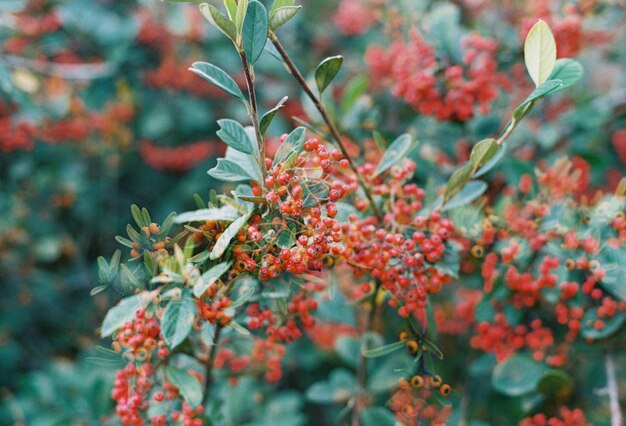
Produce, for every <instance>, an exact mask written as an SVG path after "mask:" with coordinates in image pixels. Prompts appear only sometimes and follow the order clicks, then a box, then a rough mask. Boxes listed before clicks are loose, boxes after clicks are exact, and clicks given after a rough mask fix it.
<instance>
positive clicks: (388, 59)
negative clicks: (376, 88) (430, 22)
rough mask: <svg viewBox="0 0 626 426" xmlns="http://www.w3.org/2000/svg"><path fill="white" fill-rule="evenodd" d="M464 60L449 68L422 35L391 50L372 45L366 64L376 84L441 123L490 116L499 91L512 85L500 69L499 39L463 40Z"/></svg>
mask: <svg viewBox="0 0 626 426" xmlns="http://www.w3.org/2000/svg"><path fill="white" fill-rule="evenodd" d="M461 45H462V50H463V60H462V62H461V63H449V62H448V61H445V60H442V59H439V54H440V53H439V52H437V51H436V50H435V48H434V47H433V46H432V45H430V44H429V43H428V42H427V41H426V40H424V38H423V37H422V36H421V35H420V34H419V33H418V32H417V31H413V32H411V34H410V38H409V41H407V42H405V41H403V40H396V41H394V42H393V43H392V44H391V47H389V48H382V47H379V46H375V45H372V46H370V47H369V48H368V51H367V53H366V57H365V60H366V62H367V64H368V66H369V68H370V72H371V74H372V81H376V82H381V83H382V86H390V87H391V91H392V93H393V95H394V96H396V97H399V98H403V99H404V100H405V101H406V102H407V103H408V104H409V105H411V106H412V107H413V108H414V109H415V110H416V111H419V112H420V113H421V114H424V115H429V116H433V117H435V118H437V119H438V120H458V121H467V120H469V119H471V118H472V117H474V115H475V113H476V111H475V110H476V107H479V109H480V112H481V113H482V114H486V113H487V112H488V111H489V108H490V105H491V102H493V100H494V99H495V98H496V96H497V94H498V88H499V87H506V86H507V85H508V81H507V79H506V77H505V76H504V75H503V74H500V73H499V72H498V70H497V68H498V65H497V62H496V60H495V54H496V50H497V44H496V42H495V40H492V39H489V38H485V37H481V36H478V35H476V34H470V35H468V36H466V37H465V38H463V40H462V42H461Z"/></svg>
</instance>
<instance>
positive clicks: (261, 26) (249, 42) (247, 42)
mask: <svg viewBox="0 0 626 426" xmlns="http://www.w3.org/2000/svg"><path fill="white" fill-rule="evenodd" d="M268 30H269V23H268V18H267V10H265V6H263V5H262V4H261V3H259V2H258V1H257V0H252V1H251V2H250V3H249V4H248V11H247V12H246V17H245V19H244V21H243V33H242V37H243V50H244V52H245V53H246V58H247V59H248V62H249V63H250V64H252V65H254V64H255V63H256V61H257V60H258V59H259V57H260V56H261V53H263V48H264V47H265V43H266V42H267V33H268Z"/></svg>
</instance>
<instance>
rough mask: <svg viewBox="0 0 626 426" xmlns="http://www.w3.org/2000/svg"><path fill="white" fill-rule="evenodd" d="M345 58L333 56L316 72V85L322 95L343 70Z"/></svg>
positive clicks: (322, 63) (321, 64)
mask: <svg viewBox="0 0 626 426" xmlns="http://www.w3.org/2000/svg"><path fill="white" fill-rule="evenodd" d="M342 63H343V56H331V57H330V58H326V59H324V60H323V61H322V62H321V63H320V64H319V65H318V66H317V69H316V70H315V84H317V89H318V90H319V91H320V94H321V93H322V92H324V90H326V88H327V87H328V85H329V84H330V83H331V82H332V81H333V79H334V78H335V76H337V73H338V72H339V70H340V69H341V64H342Z"/></svg>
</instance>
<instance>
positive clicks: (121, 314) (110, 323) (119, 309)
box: [100, 293, 149, 337]
mask: <svg viewBox="0 0 626 426" xmlns="http://www.w3.org/2000/svg"><path fill="white" fill-rule="evenodd" d="M148 300H149V298H148V296H147V294H146V293H139V294H136V295H134V296H130V297H127V298H125V299H122V300H120V301H119V303H118V304H117V305H115V306H114V307H112V308H111V309H109V312H107V314H106V316H105V317H104V321H102V327H101V330H100V335H101V336H102V337H106V336H108V335H109V334H111V333H113V332H114V331H115V330H117V329H119V328H120V327H121V326H123V325H124V323H125V322H126V321H129V320H132V319H134V318H135V313H136V312H137V311H138V310H139V309H140V308H143V307H144V306H146V304H147V303H148Z"/></svg>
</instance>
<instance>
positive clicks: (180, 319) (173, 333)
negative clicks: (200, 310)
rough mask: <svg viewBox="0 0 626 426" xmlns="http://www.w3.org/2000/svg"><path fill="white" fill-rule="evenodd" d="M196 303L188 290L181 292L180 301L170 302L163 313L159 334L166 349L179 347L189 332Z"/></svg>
mask: <svg viewBox="0 0 626 426" xmlns="http://www.w3.org/2000/svg"><path fill="white" fill-rule="evenodd" d="M196 310H197V308H196V303H195V302H194V300H193V297H192V296H191V293H190V292H189V291H188V290H185V291H183V296H182V299H181V300H180V301H178V300H176V301H171V302H169V303H168V304H167V306H166V307H165V310H164V311H163V318H162V319H161V334H163V338H164V339H165V343H167V345H168V348H170V349H174V348H175V347H176V346H178V345H180V344H181V343H182V342H183V341H184V340H185V339H186V338H187V336H188V335H189V333H190V332H191V328H192V326H193V319H194V317H195V315H196Z"/></svg>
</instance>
